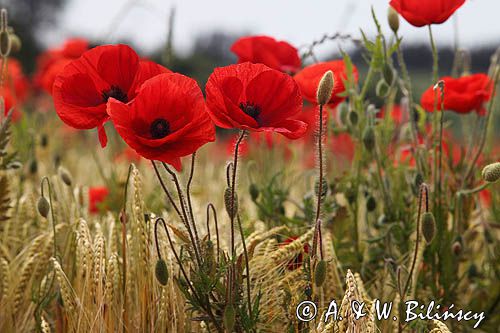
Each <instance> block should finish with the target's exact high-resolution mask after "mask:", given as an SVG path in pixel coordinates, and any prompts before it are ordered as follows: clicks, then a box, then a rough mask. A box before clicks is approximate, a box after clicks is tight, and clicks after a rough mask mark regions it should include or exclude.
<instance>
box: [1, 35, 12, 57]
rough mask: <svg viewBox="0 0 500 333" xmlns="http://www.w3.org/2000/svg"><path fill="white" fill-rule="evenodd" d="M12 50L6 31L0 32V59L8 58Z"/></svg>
mask: <svg viewBox="0 0 500 333" xmlns="http://www.w3.org/2000/svg"><path fill="white" fill-rule="evenodd" d="M11 48H12V42H11V40H10V35H9V33H8V32H7V31H0V56H1V57H2V58H5V57H8V56H9V54H10V50H11Z"/></svg>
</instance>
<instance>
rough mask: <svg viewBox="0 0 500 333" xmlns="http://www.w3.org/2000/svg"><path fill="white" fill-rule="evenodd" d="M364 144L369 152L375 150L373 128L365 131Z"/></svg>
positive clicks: (370, 127) (367, 128)
mask: <svg viewBox="0 0 500 333" xmlns="http://www.w3.org/2000/svg"><path fill="white" fill-rule="evenodd" d="M363 144H364V145H365V148H366V150H368V151H369V152H372V151H373V149H375V131H374V130H373V127H372V126H368V127H366V128H365V130H364V131H363Z"/></svg>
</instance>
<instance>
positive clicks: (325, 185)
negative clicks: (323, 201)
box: [314, 178, 328, 198]
mask: <svg viewBox="0 0 500 333" xmlns="http://www.w3.org/2000/svg"><path fill="white" fill-rule="evenodd" d="M327 192H328V182H327V181H326V179H325V178H323V179H322V182H321V197H322V198H324V197H325V196H326V193H327ZM314 193H315V194H316V196H318V194H319V181H317V180H316V182H315V183H314Z"/></svg>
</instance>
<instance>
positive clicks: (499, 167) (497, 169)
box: [482, 162, 500, 183]
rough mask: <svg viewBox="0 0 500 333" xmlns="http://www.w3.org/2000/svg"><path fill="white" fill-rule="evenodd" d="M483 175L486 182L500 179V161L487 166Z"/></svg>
mask: <svg viewBox="0 0 500 333" xmlns="http://www.w3.org/2000/svg"><path fill="white" fill-rule="evenodd" d="M482 175H483V179H484V181H485V182H488V183H495V182H496V181H498V180H499V179H500V162H495V163H492V164H488V165H487V166H485V167H484V169H483V172H482Z"/></svg>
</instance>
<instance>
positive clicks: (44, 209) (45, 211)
mask: <svg viewBox="0 0 500 333" xmlns="http://www.w3.org/2000/svg"><path fill="white" fill-rule="evenodd" d="M36 207H37V209H38V213H40V215H42V216H43V217H44V218H47V216H49V211H50V204H49V202H48V201H47V199H45V197H40V199H38V203H37V205H36Z"/></svg>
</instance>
